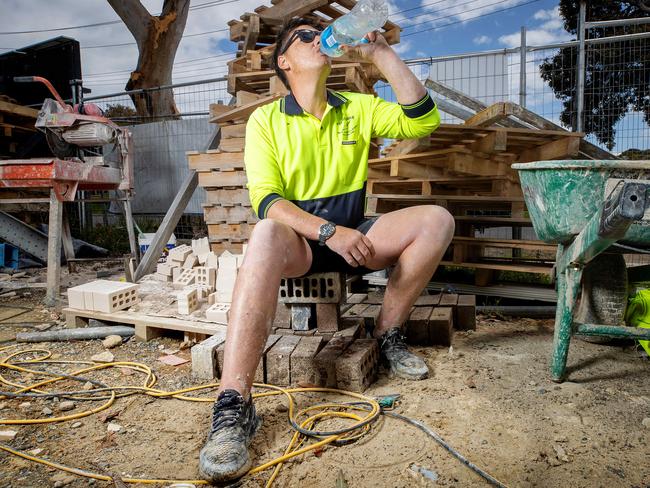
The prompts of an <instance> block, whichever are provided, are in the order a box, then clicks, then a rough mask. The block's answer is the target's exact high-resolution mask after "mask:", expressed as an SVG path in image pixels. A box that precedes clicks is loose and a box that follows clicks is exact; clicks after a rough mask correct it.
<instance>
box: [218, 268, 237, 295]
mask: <svg viewBox="0 0 650 488" xmlns="http://www.w3.org/2000/svg"><path fill="white" fill-rule="evenodd" d="M236 280H237V269H236V268H232V267H230V266H219V271H217V279H216V282H215V283H216V287H217V291H232V290H234V289H235V281H236Z"/></svg>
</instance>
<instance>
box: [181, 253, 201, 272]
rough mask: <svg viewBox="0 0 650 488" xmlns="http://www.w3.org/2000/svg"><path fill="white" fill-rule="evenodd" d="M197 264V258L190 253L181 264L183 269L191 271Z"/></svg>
mask: <svg viewBox="0 0 650 488" xmlns="http://www.w3.org/2000/svg"><path fill="white" fill-rule="evenodd" d="M197 264H199V258H198V257H197V256H196V254H194V253H192V254H190V255H189V256H187V257H186V258H185V261H184V262H183V269H192V268H193V267H194V266H196V265H197Z"/></svg>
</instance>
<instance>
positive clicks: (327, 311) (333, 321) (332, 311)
mask: <svg viewBox="0 0 650 488" xmlns="http://www.w3.org/2000/svg"><path fill="white" fill-rule="evenodd" d="M340 316H341V306H340V305H339V304H338V303H317V304H316V327H317V328H318V332H336V331H338V330H339V318H340Z"/></svg>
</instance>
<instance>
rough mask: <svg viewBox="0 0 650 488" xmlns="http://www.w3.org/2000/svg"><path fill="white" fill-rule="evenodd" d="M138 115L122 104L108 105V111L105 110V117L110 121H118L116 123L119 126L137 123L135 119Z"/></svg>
mask: <svg viewBox="0 0 650 488" xmlns="http://www.w3.org/2000/svg"><path fill="white" fill-rule="evenodd" d="M137 115H138V114H137V112H136V111H135V110H133V109H132V108H131V107H128V106H126V105H122V104H121V103H115V104H110V105H107V106H106V110H104V117H107V118H109V119H116V120H114V122H115V123H116V124H118V125H129V124H134V123H136V121H135V120H134V119H135V117H136V116H137ZM129 119H131V120H129Z"/></svg>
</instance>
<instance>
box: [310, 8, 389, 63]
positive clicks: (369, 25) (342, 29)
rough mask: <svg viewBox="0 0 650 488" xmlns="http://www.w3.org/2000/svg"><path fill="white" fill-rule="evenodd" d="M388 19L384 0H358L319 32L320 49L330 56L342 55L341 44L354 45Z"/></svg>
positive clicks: (362, 40)
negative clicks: (350, 8)
mask: <svg viewBox="0 0 650 488" xmlns="http://www.w3.org/2000/svg"><path fill="white" fill-rule="evenodd" d="M386 20H388V5H387V4H386V1H385V0H359V1H358V2H357V4H356V5H355V6H354V8H353V9H352V10H350V12H349V13H347V14H345V15H344V16H342V17H339V18H338V19H336V20H335V21H334V22H332V23H331V24H330V25H329V26H328V27H327V28H326V29H325V30H324V31H323V33H322V34H321V37H320V43H321V44H320V50H321V52H323V53H324V54H327V55H328V56H330V57H332V58H337V57H339V56H342V55H343V51H342V50H341V44H347V45H348V46H354V45H357V44H360V43H361V42H364V36H365V35H366V34H367V33H368V32H372V31H374V30H376V29H379V28H380V27H382V26H383V25H384V24H385V23H386Z"/></svg>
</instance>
